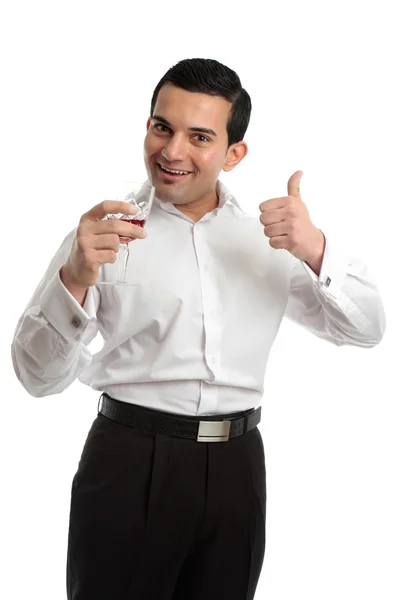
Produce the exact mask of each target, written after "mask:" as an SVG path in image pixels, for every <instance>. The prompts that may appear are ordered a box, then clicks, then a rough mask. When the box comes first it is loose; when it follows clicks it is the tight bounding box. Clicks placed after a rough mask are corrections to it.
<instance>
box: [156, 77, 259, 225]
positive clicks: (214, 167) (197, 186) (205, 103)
mask: <svg viewBox="0 0 400 600" xmlns="http://www.w3.org/2000/svg"><path fill="white" fill-rule="evenodd" d="M174 81H175V79H174ZM221 87H222V86H221ZM204 88H205V89H204V91H205V93H202V92H199V91H197V92H191V91H187V90H185V89H182V88H179V87H176V85H175V84H174V83H170V82H168V81H167V82H166V83H164V82H163V81H162V82H161V84H159V86H157V89H156V91H155V95H154V97H153V102H152V106H151V112H152V116H151V118H150V119H149V120H148V122H147V136H146V139H145V162H146V167H147V171H148V174H149V177H150V179H151V180H152V182H153V185H154V186H155V188H156V194H157V196H158V197H159V198H161V199H162V200H164V201H168V202H172V203H173V204H174V205H175V206H176V207H177V208H179V210H180V211H181V212H183V213H184V214H186V215H188V216H190V217H191V218H192V219H193V220H194V221H198V220H199V219H201V217H202V216H203V215H205V214H206V213H208V212H211V211H212V210H213V209H215V208H216V207H217V205H218V196H217V191H216V182H217V179H218V176H219V174H220V172H221V170H224V171H230V170H231V169H233V168H234V167H235V166H236V165H237V164H238V163H239V162H240V161H241V160H242V158H244V156H245V155H246V154H247V145H246V144H245V142H243V141H242V140H241V139H236V138H238V137H239V138H241V137H242V135H244V132H242V131H240V132H236V131H234V132H233V135H234V137H233V139H230V140H229V139H228V123H229V120H230V116H231V111H232V104H231V102H230V101H229V100H227V99H226V98H223V97H221V96H215V95H209V94H208V93H207V87H206V86H204ZM223 91H224V90H223V89H221V92H223ZM241 94H242V98H240V97H239V98H240V105H243V106H240V105H239V106H237V107H236V111H238V112H239V111H240V110H241V109H242V111H243V112H244V113H245V118H244V119H243V125H242V127H243V128H244V129H246V128H247V123H248V119H249V118H250V106H251V105H250V98H249V97H248V95H247V93H246V92H245V90H242V91H241ZM231 95H233V94H232V93H231ZM232 99H233V98H232ZM236 102H237V100H236ZM246 117H247V118H246ZM246 121H247V122H246ZM236 128H237V129H239V126H236ZM236 128H235V129H236ZM235 134H236V135H235ZM231 136H232V134H231Z"/></svg>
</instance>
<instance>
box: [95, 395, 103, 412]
mask: <svg viewBox="0 0 400 600" xmlns="http://www.w3.org/2000/svg"><path fill="white" fill-rule="evenodd" d="M103 396H104V394H100V398H99V401H98V403H97V414H99V412H100V410H99V409H100V402H101V401H102V400H103Z"/></svg>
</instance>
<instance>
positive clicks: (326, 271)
mask: <svg viewBox="0 0 400 600" xmlns="http://www.w3.org/2000/svg"><path fill="white" fill-rule="evenodd" d="M322 233H323V232H322ZM324 237H325V251H324V257H323V260H322V265H321V271H320V274H319V276H318V275H316V273H314V271H313V270H312V269H311V268H310V267H309V266H308V265H307V263H305V262H304V261H301V263H302V265H303V267H304V269H305V270H306V272H307V273H308V274H309V275H310V277H311V278H312V280H313V281H314V283H315V284H316V285H318V287H319V289H321V291H322V292H323V293H324V294H326V295H327V296H331V297H332V298H338V297H339V296H340V294H341V292H342V289H343V285H344V282H345V279H346V275H347V273H348V267H349V264H350V262H349V258H348V257H347V256H345V254H343V253H342V252H341V251H340V250H339V249H338V248H337V247H335V246H332V244H331V242H330V241H329V239H328V238H327V237H326V236H325V234H324Z"/></svg>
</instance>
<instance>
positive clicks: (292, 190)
mask: <svg viewBox="0 0 400 600" xmlns="http://www.w3.org/2000/svg"><path fill="white" fill-rule="evenodd" d="M302 176H303V171H296V173H293V175H292V176H291V177H290V179H289V181H288V184H287V190H288V195H289V196H293V197H294V198H299V199H301V196H300V179H301V178H302Z"/></svg>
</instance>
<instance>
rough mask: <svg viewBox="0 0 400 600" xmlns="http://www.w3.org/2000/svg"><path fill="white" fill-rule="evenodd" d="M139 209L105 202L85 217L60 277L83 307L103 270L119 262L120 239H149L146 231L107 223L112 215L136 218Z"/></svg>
mask: <svg viewBox="0 0 400 600" xmlns="http://www.w3.org/2000/svg"><path fill="white" fill-rule="evenodd" d="M135 212H136V209H135V207H134V206H132V204H129V203H128V202H122V201H118V200H104V202H101V203H100V204H97V205H96V206H94V207H93V208H92V209H91V210H89V212H87V213H85V214H84V215H82V217H81V220H80V222H79V226H78V229H77V232H76V235H75V239H74V241H73V244H72V248H71V251H70V253H69V256H68V259H67V262H66V263H65V265H64V266H63V267H62V269H61V272H60V276H61V281H62V282H63V283H64V285H65V287H66V288H67V289H68V290H69V291H70V292H71V294H72V295H73V296H75V298H76V299H77V301H78V302H79V303H80V304H83V301H84V298H85V296H86V291H87V288H88V287H90V286H92V285H95V283H96V282H97V279H98V276H99V268H100V266H101V265H103V264H104V263H113V262H115V261H116V258H117V253H118V251H119V246H120V240H119V238H120V236H121V237H130V238H134V239H143V238H144V237H146V234H145V232H144V231H143V228H142V227H140V226H139V225H133V224H131V223H127V222H125V221H121V220H119V219H106V220H103V219H104V217H106V216H107V215H109V214H118V213H121V214H124V215H134V214H135Z"/></svg>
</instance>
